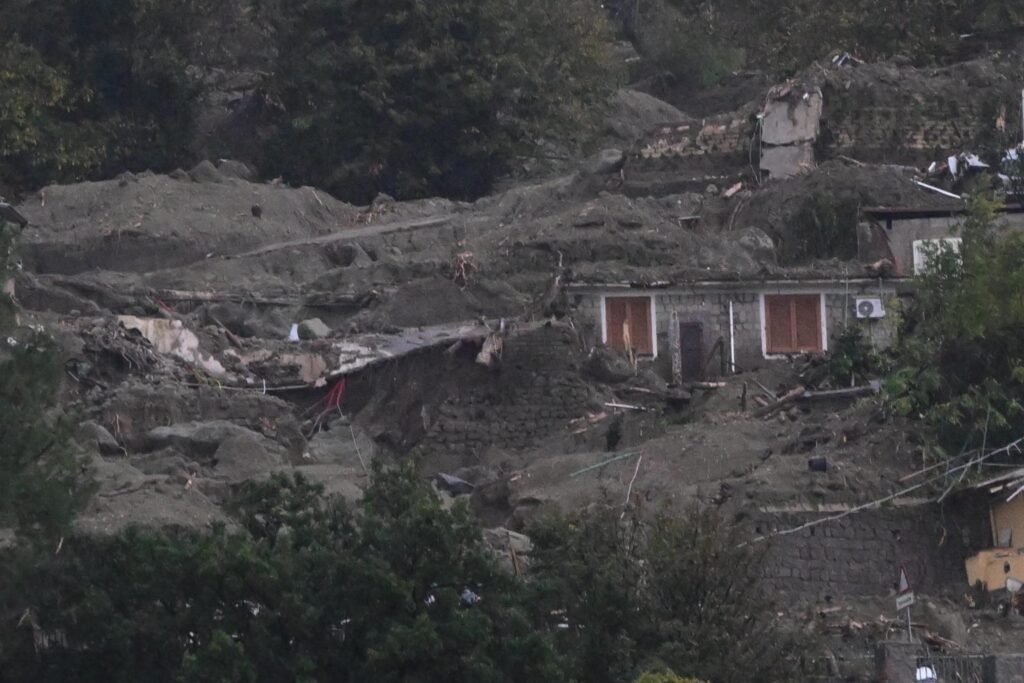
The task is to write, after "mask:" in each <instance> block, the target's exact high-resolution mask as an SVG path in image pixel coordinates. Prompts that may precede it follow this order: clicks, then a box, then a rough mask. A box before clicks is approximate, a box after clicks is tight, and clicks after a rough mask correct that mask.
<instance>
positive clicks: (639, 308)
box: [629, 297, 654, 356]
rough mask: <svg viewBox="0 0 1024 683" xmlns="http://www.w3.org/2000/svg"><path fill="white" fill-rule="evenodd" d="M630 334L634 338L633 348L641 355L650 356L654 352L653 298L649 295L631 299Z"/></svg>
mask: <svg viewBox="0 0 1024 683" xmlns="http://www.w3.org/2000/svg"><path fill="white" fill-rule="evenodd" d="M629 336H630V337H631V338H632V340H633V349H634V351H636V353H638V354H640V355H647V356H650V355H652V354H653V353H654V348H653V347H652V346H651V300H650V298H649V297H637V298H635V299H630V300H629Z"/></svg>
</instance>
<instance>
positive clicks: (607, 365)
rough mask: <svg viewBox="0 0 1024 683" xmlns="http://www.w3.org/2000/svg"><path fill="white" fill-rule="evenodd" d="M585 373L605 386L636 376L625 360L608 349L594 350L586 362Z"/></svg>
mask: <svg viewBox="0 0 1024 683" xmlns="http://www.w3.org/2000/svg"><path fill="white" fill-rule="evenodd" d="M586 371H587V374H588V375H590V376H591V377H593V378H594V379H596V380H597V381H599V382H605V383H606V384H619V383H620V382H625V381H626V380H628V379H631V378H632V377H634V376H635V375H636V372H635V371H634V370H633V368H632V367H631V366H630V364H629V363H628V362H627V361H626V359H625V358H623V357H622V356H621V355H620V354H617V353H614V352H612V351H609V350H608V349H594V353H593V354H592V355H591V356H590V358H589V360H588V361H587V365H586Z"/></svg>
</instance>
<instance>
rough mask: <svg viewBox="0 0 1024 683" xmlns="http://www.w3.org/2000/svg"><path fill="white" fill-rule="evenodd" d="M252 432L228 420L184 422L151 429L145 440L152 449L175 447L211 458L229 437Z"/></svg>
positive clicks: (196, 455) (194, 455) (191, 453)
mask: <svg viewBox="0 0 1024 683" xmlns="http://www.w3.org/2000/svg"><path fill="white" fill-rule="evenodd" d="M252 433H253V432H250V431H249V430H248V429H246V428H245V427H239V426H238V425H236V424H234V423H233V422H227V421H226V420H216V421H214V422H182V423H179V424H174V425H170V426H168V427H157V428H156V429H152V430H150V432H149V433H148V434H146V440H145V442H146V447H147V449H148V450H151V451H155V450H159V449H161V448H167V447H173V448H176V449H178V450H179V451H181V452H182V453H184V454H186V455H189V456H193V457H202V458H210V457H212V456H213V454H214V453H216V452H217V449H218V448H219V447H220V445H221V444H222V443H223V442H224V441H226V440H227V439H228V438H230V437H232V436H238V435H240V434H252Z"/></svg>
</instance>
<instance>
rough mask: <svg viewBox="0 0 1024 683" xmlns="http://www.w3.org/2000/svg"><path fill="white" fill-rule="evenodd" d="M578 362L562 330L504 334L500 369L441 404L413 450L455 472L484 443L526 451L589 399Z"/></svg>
mask: <svg viewBox="0 0 1024 683" xmlns="http://www.w3.org/2000/svg"><path fill="white" fill-rule="evenodd" d="M581 362H582V361H581V358H580V346H579V340H578V338H577V337H576V334H575V333H574V332H572V331H571V330H569V329H568V328H566V327H562V326H550V327H545V328H541V329H539V330H537V331H535V332H531V333H528V334H522V335H514V336H512V337H510V338H509V339H507V340H506V341H505V347H504V351H503V354H502V362H501V368H500V369H499V370H496V371H489V372H488V375H487V377H485V378H484V380H483V381H481V382H477V383H474V385H473V386H472V387H471V388H470V387H467V390H466V391H465V392H464V393H461V394H459V395H457V396H453V397H451V398H449V399H448V400H447V401H445V402H444V403H443V404H442V405H441V406H440V408H439V409H438V414H437V415H436V416H435V417H434V420H433V422H432V424H431V426H430V428H429V429H428V431H427V433H426V435H425V436H424V438H423V439H422V440H421V441H420V443H419V444H418V445H417V446H416V449H415V452H416V453H417V454H419V455H423V456H427V457H430V458H431V459H432V462H434V463H445V464H447V465H448V466H451V467H453V468H455V467H461V466H467V465H471V464H475V456H477V455H478V454H480V453H481V452H483V451H484V450H486V449H487V448H490V447H492V446H495V447H498V448H503V449H508V450H516V449H525V448H530V447H532V446H534V445H535V444H536V443H537V442H538V440H539V439H540V438H542V437H544V436H547V435H549V434H551V433H553V432H555V431H558V430H565V429H567V428H568V423H569V421H570V420H571V419H573V418H576V417H579V416H581V415H583V414H585V412H586V409H587V405H588V401H589V399H590V390H589V388H588V387H587V385H586V383H585V382H584V381H583V380H582V379H581V378H580V372H579V369H580V366H581Z"/></svg>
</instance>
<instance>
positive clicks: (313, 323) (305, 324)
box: [299, 318, 331, 339]
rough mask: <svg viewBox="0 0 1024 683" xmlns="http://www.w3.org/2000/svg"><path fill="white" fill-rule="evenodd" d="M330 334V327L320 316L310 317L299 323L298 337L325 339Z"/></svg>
mask: <svg viewBox="0 0 1024 683" xmlns="http://www.w3.org/2000/svg"><path fill="white" fill-rule="evenodd" d="M330 335H331V328H329V327H327V324H326V323H324V321H323V320H321V319H320V318H310V319H309V320H303V321H302V322H301V323H299V339H325V338H326V337H329V336H330Z"/></svg>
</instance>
